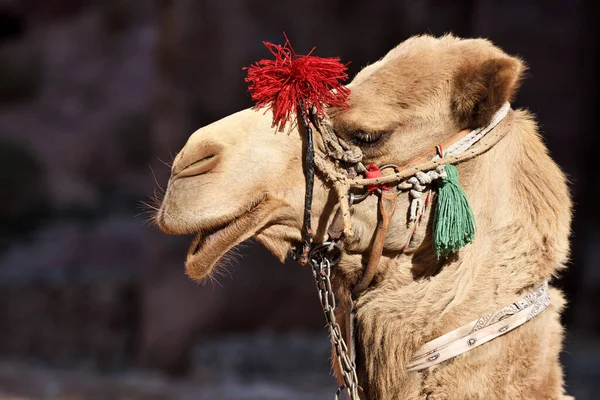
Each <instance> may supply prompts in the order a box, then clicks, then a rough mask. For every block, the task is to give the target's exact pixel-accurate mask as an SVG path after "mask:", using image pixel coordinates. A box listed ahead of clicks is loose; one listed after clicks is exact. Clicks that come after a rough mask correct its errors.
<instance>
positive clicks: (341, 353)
mask: <svg viewBox="0 0 600 400" xmlns="http://www.w3.org/2000/svg"><path fill="white" fill-rule="evenodd" d="M334 246H335V244H332V243H323V244H322V245H318V247H316V248H314V249H313V251H311V258H310V260H311V265H312V272H313V277H314V278H315V283H316V284H317V289H318V291H319V292H318V293H319V300H320V301H321V306H322V307H323V313H324V314H325V320H326V321H327V328H328V329H329V335H330V339H331V343H332V344H333V348H334V349H335V355H336V358H337V361H338V364H339V366H340V370H341V372H342V378H343V380H344V385H342V386H340V387H339V388H338V390H337V391H336V393H335V397H334V399H335V400H337V399H339V395H340V393H342V392H343V391H346V393H347V394H348V397H349V398H350V399H351V400H360V397H359V395H358V391H359V389H361V388H360V386H358V376H357V375H356V366H355V364H354V360H352V359H351V358H350V355H349V352H348V346H347V345H346V341H345V340H344V337H343V335H342V330H341V328H340V325H339V324H338V323H337V321H336V318H335V307H336V303H335V295H334V293H333V289H332V287H331V267H332V265H335V264H336V263H337V261H338V259H333V260H330V257H328V255H329V254H328V253H329V251H330V250H331V249H332V248H333V247H334Z"/></svg>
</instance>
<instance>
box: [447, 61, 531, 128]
mask: <svg viewBox="0 0 600 400" xmlns="http://www.w3.org/2000/svg"><path fill="white" fill-rule="evenodd" d="M524 69H525V67H524V65H523V63H522V62H521V61H520V60H518V59H516V58H512V57H510V58H509V57H503V58H493V59H491V60H487V61H484V62H483V63H479V64H468V65H464V66H463V67H462V68H461V69H460V70H459V71H458V73H457V74H456V76H455V78H454V86H453V93H452V104H451V106H452V114H453V116H454V118H455V119H456V121H457V123H458V125H459V126H460V128H461V129H466V128H470V129H474V128H479V127H482V126H485V125H487V124H488V123H489V122H490V121H491V119H492V117H493V116H494V113H495V112H496V111H498V109H499V108H500V107H502V105H503V104H504V103H505V102H507V101H510V100H511V99H512V97H513V96H514V94H515V92H516V91H517V88H518V86H519V80H520V78H521V74H522V72H523V70H524Z"/></svg>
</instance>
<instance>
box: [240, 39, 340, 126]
mask: <svg viewBox="0 0 600 400" xmlns="http://www.w3.org/2000/svg"><path fill="white" fill-rule="evenodd" d="M284 37H285V44H284V45H283V46H280V45H277V44H273V43H269V42H263V44H264V45H265V46H266V47H267V49H269V51H270V52H271V53H272V54H273V55H274V56H275V60H261V61H258V62H257V63H255V64H253V65H251V66H249V67H245V68H244V70H248V76H247V77H246V79H245V81H246V82H247V83H249V87H248V91H249V92H250V94H251V96H252V100H254V101H255V102H256V108H262V107H268V108H269V109H271V110H273V126H276V127H277V128H278V129H279V130H282V129H283V127H284V126H285V124H286V123H287V122H288V121H289V120H290V117H291V115H292V114H294V113H295V112H296V107H298V105H299V104H300V101H303V102H304V107H303V111H306V110H308V109H310V108H311V107H313V106H314V107H316V109H317V113H320V114H322V113H323V107H324V106H339V107H344V108H346V107H348V95H349V94H350V89H348V88H346V87H345V86H344V85H342V84H341V83H340V81H344V80H346V79H348V74H347V73H346V69H347V66H346V65H344V64H342V63H341V62H340V59H339V58H338V57H331V58H322V57H315V56H311V55H310V54H311V53H312V52H313V51H314V48H313V50H311V52H310V53H309V54H308V55H297V54H296V52H294V49H293V48H292V45H291V44H290V41H289V39H288V38H287V36H285V34H284Z"/></svg>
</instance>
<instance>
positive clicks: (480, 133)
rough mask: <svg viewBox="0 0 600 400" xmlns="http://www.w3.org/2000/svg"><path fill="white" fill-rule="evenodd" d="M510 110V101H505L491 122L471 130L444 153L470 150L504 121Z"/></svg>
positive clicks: (452, 153)
mask: <svg viewBox="0 0 600 400" xmlns="http://www.w3.org/2000/svg"><path fill="white" fill-rule="evenodd" d="M509 110H510V103H509V102H506V103H504V104H503V105H502V107H500V109H499V110H498V111H496V113H495V114H494V116H493V117H492V120H491V121H490V123H489V124H487V125H486V126H484V127H481V128H477V129H475V130H473V131H471V132H470V133H469V134H468V135H467V136H465V137H464V138H462V139H460V140H458V141H457V142H455V143H453V144H451V145H450V146H448V148H446V149H444V155H455V154H460V153H462V152H464V151H466V150H468V149H469V148H470V147H471V146H473V145H474V144H475V143H477V142H478V141H479V140H481V138H483V137H484V136H485V135H486V134H487V133H488V132H489V131H491V130H492V129H494V128H495V127H496V126H497V125H498V124H499V123H500V121H502V120H503V119H504V117H506V114H508V111H509Z"/></svg>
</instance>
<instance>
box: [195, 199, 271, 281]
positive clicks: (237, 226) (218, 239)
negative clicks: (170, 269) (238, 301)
mask: <svg viewBox="0 0 600 400" xmlns="http://www.w3.org/2000/svg"><path fill="white" fill-rule="evenodd" d="M265 200H266V199H265V198H261V199H258V200H256V201H253V202H251V203H250V204H249V205H248V207H247V208H246V209H245V210H244V211H243V212H240V213H237V214H234V215H231V216H229V217H227V219H226V221H225V222H222V223H219V224H217V225H214V226H212V227H207V228H204V229H201V230H200V232H198V233H197V234H196V236H195V237H194V239H193V240H192V243H191V244H190V247H189V250H188V254H187V258H186V261H185V269H186V272H187V274H188V275H189V276H190V277H191V278H193V279H202V278H204V277H206V276H208V275H209V274H210V272H211V271H212V270H213V268H214V267H215V265H216V264H217V263H218V261H219V260H220V259H221V258H222V257H223V256H224V255H225V254H226V253H227V252H228V251H229V250H231V249H232V248H233V247H235V246H237V245H238V244H240V243H242V242H243V241H245V240H247V239H249V238H250V237H251V236H252V235H254V234H255V233H256V232H257V231H258V230H260V229H261V228H262V227H263V225H264V224H266V221H264V220H265V219H266V217H267V214H268V212H267V211H268V210H267V207H266V204H265V203H266V201H265Z"/></svg>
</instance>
